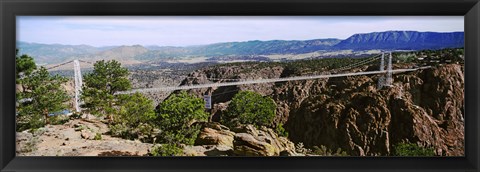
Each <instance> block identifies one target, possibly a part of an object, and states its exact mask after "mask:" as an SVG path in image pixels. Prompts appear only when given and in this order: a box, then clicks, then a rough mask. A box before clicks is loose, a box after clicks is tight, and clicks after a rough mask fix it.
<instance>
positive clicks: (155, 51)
mask: <svg viewBox="0 0 480 172" xmlns="http://www.w3.org/2000/svg"><path fill="white" fill-rule="evenodd" d="M463 46H464V32H448V33H439V32H417V31H386V32H372V33H362V34H354V35H352V36H350V37H349V38H347V39H345V40H341V39H312V40H292V41H285V40H271V41H258V40H254V41H246V42H226V43H216V44H209V45H200V46H187V47H172V46H141V45H133V46H125V45H122V46H108V47H93V46H89V45H61V44H39V43H26V42H17V47H18V49H19V50H20V53H21V54H28V55H31V56H33V57H34V58H35V60H36V62H37V63H47V64H54V63H60V62H64V61H67V60H72V59H87V60H88V59H90V60H97V59H118V60H120V61H122V60H129V61H140V62H141V61H152V60H159V59H178V58H188V57H215V58H219V56H237V58H238V56H245V55H273V54H303V53H311V52H317V51H327V52H334V51H342V50H353V51H363V50H423V49H442V48H458V47H463ZM222 59H224V58H222Z"/></svg>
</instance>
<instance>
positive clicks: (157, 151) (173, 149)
mask: <svg viewBox="0 0 480 172" xmlns="http://www.w3.org/2000/svg"><path fill="white" fill-rule="evenodd" d="M182 154H183V150H182V148H179V147H178V146H177V145H175V144H161V145H155V146H154V147H153V148H152V150H151V151H150V153H149V155H150V156H180V155H182Z"/></svg>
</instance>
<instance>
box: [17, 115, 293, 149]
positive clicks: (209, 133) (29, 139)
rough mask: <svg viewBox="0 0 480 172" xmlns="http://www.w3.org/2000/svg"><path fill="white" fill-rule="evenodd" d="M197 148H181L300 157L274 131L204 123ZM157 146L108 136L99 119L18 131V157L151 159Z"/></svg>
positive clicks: (288, 142) (186, 147) (285, 140)
mask: <svg viewBox="0 0 480 172" xmlns="http://www.w3.org/2000/svg"><path fill="white" fill-rule="evenodd" d="M201 125H203V127H202V131H201V133H200V134H199V136H198V138H197V140H196V141H195V145H191V146H190V145H188V146H187V145H182V148H183V155H184V156H301V155H302V154H299V153H296V152H295V145H294V144H293V143H292V142H291V141H289V140H288V139H287V138H285V137H279V136H278V135H277V134H276V133H275V132H274V131H273V130H272V129H268V128H265V127H263V128H260V129H257V128H255V127H253V126H252V125H245V126H242V127H238V128H235V129H234V130H233V131H231V130H230V129H229V128H227V127H225V126H223V125H220V124H219V123H203V124H201ZM153 146H154V145H153V144H150V143H142V142H140V141H133V140H125V139H121V138H117V137H111V136H110V135H108V127H107V125H106V124H104V123H103V122H101V121H100V120H98V119H92V120H87V119H74V120H71V121H69V122H67V123H65V124H63V125H47V126H46V127H44V128H40V129H38V130H36V131H34V132H33V133H31V132H29V131H24V132H17V155H18V156H148V153H149V151H150V150H151V149H152V147H153Z"/></svg>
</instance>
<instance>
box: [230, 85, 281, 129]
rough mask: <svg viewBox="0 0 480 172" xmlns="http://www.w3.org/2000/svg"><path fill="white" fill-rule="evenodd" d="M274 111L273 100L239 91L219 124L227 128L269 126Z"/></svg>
mask: <svg viewBox="0 0 480 172" xmlns="http://www.w3.org/2000/svg"><path fill="white" fill-rule="evenodd" d="M275 110H276V105H275V102H274V101H273V99H271V98H269V97H263V96H262V95H260V94H259V93H255V92H252V91H241V92H239V93H237V94H236V95H235V96H234V97H233V99H232V101H231V102H230V104H229V105H228V108H227V111H226V113H225V115H224V116H222V118H221V122H222V123H223V124H225V125H227V126H229V127H235V126H237V125H238V124H253V125H255V126H257V127H258V126H271V124H272V122H273V119H274V118H275Z"/></svg>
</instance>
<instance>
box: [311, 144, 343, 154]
mask: <svg viewBox="0 0 480 172" xmlns="http://www.w3.org/2000/svg"><path fill="white" fill-rule="evenodd" d="M312 154H315V155H320V156H348V154H347V152H345V151H342V149H341V148H338V149H337V151H335V152H334V151H332V150H329V149H328V148H327V147H326V146H323V145H320V147H318V146H313V151H312Z"/></svg>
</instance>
